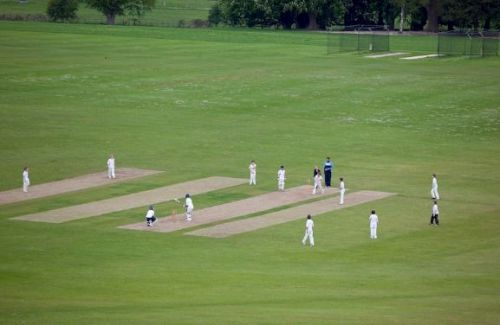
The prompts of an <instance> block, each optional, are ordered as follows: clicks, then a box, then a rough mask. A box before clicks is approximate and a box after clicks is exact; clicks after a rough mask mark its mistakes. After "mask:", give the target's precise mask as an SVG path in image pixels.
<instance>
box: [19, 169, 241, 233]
mask: <svg viewBox="0 0 500 325" xmlns="http://www.w3.org/2000/svg"><path fill="white" fill-rule="evenodd" d="M247 181H248V180H246V179H241V178H231V177H218V176H215V177H208V178H203V179H199V180H194V181H189V182H185V183H179V184H174V185H169V186H164V187H160V188H157V189H153V190H148V191H143V192H139V193H134V194H129V195H125V196H120V197H116V198H112V199H106V200H102V201H96V202H91V203H85V204H80V205H75V206H71V207H67V208H62V209H56V210H51V211H46V212H40V213H34V214H29V215H24V216H20V217H15V218H13V219H16V220H24V221H37V222H51V223H62V222H67V221H71V220H78V219H83V218H89V217H95V216H99V215H103V214H108V213H111V212H117V211H123V210H128V209H133V208H138V207H144V213H146V210H147V207H148V206H149V205H150V204H156V203H159V202H165V201H169V200H173V199H175V198H184V195H185V194H186V193H190V194H191V195H196V194H200V193H205V192H210V191H215V190H219V189H223V188H226V187H232V186H236V185H241V184H245V183H246V182H247ZM195 204H196V202H195Z"/></svg>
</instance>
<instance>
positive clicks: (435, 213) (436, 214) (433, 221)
mask: <svg viewBox="0 0 500 325" xmlns="http://www.w3.org/2000/svg"><path fill="white" fill-rule="evenodd" d="M432 224H435V225H436V226H439V208H438V203H437V201H434V205H432V213H431V222H430V223H429V225H432Z"/></svg>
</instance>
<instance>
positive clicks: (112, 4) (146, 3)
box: [85, 0, 155, 25]
mask: <svg viewBox="0 0 500 325" xmlns="http://www.w3.org/2000/svg"><path fill="white" fill-rule="evenodd" d="M85 2H86V3H87V6H89V7H90V8H94V9H96V10H98V11H100V12H102V13H103V14H104V16H106V23H107V24H108V25H114V23H115V18H116V16H121V15H124V14H129V15H132V16H142V15H144V13H145V12H146V11H148V10H151V9H152V8H153V7H154V5H155V0H85Z"/></svg>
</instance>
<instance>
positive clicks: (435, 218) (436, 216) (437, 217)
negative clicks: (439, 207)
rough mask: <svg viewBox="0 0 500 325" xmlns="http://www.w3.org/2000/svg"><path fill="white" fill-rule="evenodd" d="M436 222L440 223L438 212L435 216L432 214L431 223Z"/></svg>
mask: <svg viewBox="0 0 500 325" xmlns="http://www.w3.org/2000/svg"><path fill="white" fill-rule="evenodd" d="M434 222H435V223H436V225H439V215H438V214H436V215H435V216H431V225H432V224H433V223H434Z"/></svg>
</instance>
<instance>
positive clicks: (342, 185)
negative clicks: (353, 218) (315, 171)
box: [339, 177, 345, 205]
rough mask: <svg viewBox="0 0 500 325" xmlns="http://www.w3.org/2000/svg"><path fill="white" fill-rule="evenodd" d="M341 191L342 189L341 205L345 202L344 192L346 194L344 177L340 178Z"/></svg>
mask: <svg viewBox="0 0 500 325" xmlns="http://www.w3.org/2000/svg"><path fill="white" fill-rule="evenodd" d="M339 191H340V205H342V204H344V194H345V184H344V178H342V177H341V178H340V184H339Z"/></svg>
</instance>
